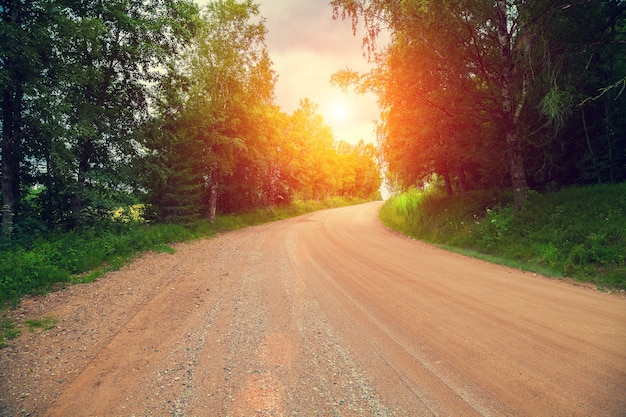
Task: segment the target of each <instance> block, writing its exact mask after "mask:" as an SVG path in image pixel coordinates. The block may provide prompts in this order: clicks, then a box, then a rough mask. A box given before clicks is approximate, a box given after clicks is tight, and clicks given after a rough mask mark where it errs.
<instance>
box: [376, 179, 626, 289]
mask: <svg viewBox="0 0 626 417" xmlns="http://www.w3.org/2000/svg"><path fill="white" fill-rule="evenodd" d="M381 219H382V221H383V223H385V224H386V225H387V226H388V227H390V228H392V229H395V230H397V231H399V232H401V233H404V234H406V235H409V236H412V237H415V238H417V239H420V240H424V241H427V242H429V243H433V244H437V245H442V246H445V247H447V248H450V249H453V250H455V251H465V253H466V254H470V255H472V256H477V257H483V258H487V259H488V260H490V261H492V262H497V263H501V264H505V265H509V266H514V267H516V268H520V269H524V270H529V271H533V272H538V273H541V274H544V275H548V276H552V277H566V278H572V279H574V280H577V281H580V282H591V283H593V284H595V286H596V287H598V288H599V289H603V290H625V289H626V183H623V184H616V185H596V186H588V187H574V188H568V189H563V190H560V191H557V192H553V193H546V194H538V193H532V194H531V198H530V201H529V202H528V204H527V205H526V206H525V208H524V209H523V210H522V211H520V212H519V213H515V212H514V210H513V208H512V205H511V198H510V196H509V195H507V194H506V193H502V194H494V193H486V192H473V193H469V194H468V195H466V196H465V197H462V196H447V195H445V194H442V193H441V192H439V191H438V190H429V191H428V192H421V191H416V190H412V191H409V192H407V193H404V194H402V195H399V196H397V197H394V198H392V199H390V200H388V201H387V202H386V203H385V205H384V207H383V209H382V210H381Z"/></svg>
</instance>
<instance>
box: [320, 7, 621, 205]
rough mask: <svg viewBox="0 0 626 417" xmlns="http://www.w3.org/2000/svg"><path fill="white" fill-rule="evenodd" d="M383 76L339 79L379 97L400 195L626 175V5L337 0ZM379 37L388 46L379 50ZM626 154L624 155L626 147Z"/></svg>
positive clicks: (521, 197) (522, 191)
mask: <svg viewBox="0 0 626 417" xmlns="http://www.w3.org/2000/svg"><path fill="white" fill-rule="evenodd" d="M331 5H332V7H333V10H334V17H335V18H337V19H348V20H350V21H351V22H352V24H353V28H354V29H355V32H356V30H357V29H358V27H359V25H360V24H363V26H364V28H365V36H364V39H363V44H364V46H365V48H366V50H367V52H368V53H369V57H370V59H371V60H372V62H373V63H374V64H375V68H374V69H373V70H372V71H370V72H369V73H366V74H357V73H355V72H353V71H350V70H344V71H341V72H339V73H337V74H335V76H334V81H335V82H336V83H338V84H340V85H342V86H344V87H349V86H355V87H356V88H357V90H358V91H372V92H374V93H375V94H377V95H378V98H379V103H380V105H381V109H382V122H381V124H380V127H379V130H380V137H381V138H382V139H381V143H380V149H381V153H382V155H383V159H384V164H385V167H386V168H387V170H388V175H389V176H390V178H392V179H393V180H394V182H395V185H396V186H397V187H399V188H408V187H411V186H416V185H420V184H421V183H423V182H425V181H431V180H432V178H433V175H436V176H438V177H441V178H444V179H445V182H446V185H447V189H448V192H450V193H452V192H453V191H454V190H455V189H456V190H460V191H461V192H463V191H465V190H467V189H469V188H499V187H504V186H507V187H510V188H511V189H512V190H513V196H514V199H515V205H516V207H517V208H518V209H520V208H521V207H522V206H523V204H524V202H525V200H526V198H527V194H528V189H529V186H532V187H535V188H538V189H542V188H546V187H554V186H566V185H572V184H582V183H589V182H612V181H623V180H624V179H626V170H625V162H626V154H625V153H624V149H626V143H625V141H626V138H625V137H626V132H625V131H624V121H625V120H626V115H625V114H624V113H623V111H621V112H620V110H619V109H623V108H626V106H625V104H626V103H625V100H626V98H625V96H624V95H623V94H622V91H623V88H624V86H626V78H625V77H626V60H625V47H626V39H625V33H624V30H625V29H626V27H625V16H626V15H625V10H626V4H625V3H624V2H622V1H615V0H598V1H593V2H591V1H582V2H581V1H565V0H560V1H553V0H550V1H548V0H546V1H527V0H515V1H505V0H501V1H500V0H497V1H487V0H470V1H463V2H459V1H445V0H444V1H421V0H408V1H401V2H398V1H392V0H356V1H354V0H332V1H331ZM381 34H386V35H388V37H389V43H388V44H384V45H379V44H378V43H377V42H378V41H379V39H380V35H381ZM618 149H619V150H618Z"/></svg>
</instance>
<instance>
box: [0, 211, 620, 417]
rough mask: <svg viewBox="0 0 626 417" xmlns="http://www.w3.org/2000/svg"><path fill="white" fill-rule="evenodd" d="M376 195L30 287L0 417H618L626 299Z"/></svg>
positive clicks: (3, 363) (6, 359) (0, 371)
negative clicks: (538, 268) (439, 230)
mask: <svg viewBox="0 0 626 417" xmlns="http://www.w3.org/2000/svg"><path fill="white" fill-rule="evenodd" d="M379 207H380V203H369V204H364V205H360V206H354V207H346V208H340V209H332V210H326V211H322V212H317V213H313V214H308V215H305V216H301V217H297V218H293V219H289V220H284V221H280V222H276V223H272V224H267V225H263V226H258V227H252V228H246V229H243V230H239V231H236V232H231V233H225V234H222V235H219V236H217V237H215V238H212V239H207V240H201V241H196V242H191V243H186V244H180V245H177V246H176V253H175V254H158V253H148V254H145V255H143V256H142V257H140V258H139V259H137V260H136V261H135V262H133V263H132V264H129V265H128V266H126V267H124V268H122V269H121V270H119V271H115V272H112V273H109V274H107V275H105V276H103V277H102V278H100V279H99V280H98V281H96V282H94V283H91V284H86V285H76V286H72V287H69V288H67V289H65V290H63V291H59V292H56V293H53V294H50V295H48V296H46V297H35V298H30V299H27V300H25V301H24V302H23V303H22V305H21V306H20V308H18V309H16V310H14V311H12V312H11V315H12V316H13V317H14V318H15V320H16V321H17V322H20V323H22V322H24V321H25V320H28V319H33V318H43V317H52V318H54V319H56V320H57V322H56V325H55V326H54V327H53V328H52V329H50V330H35V331H33V332H30V331H28V330H26V327H24V330H23V332H22V335H21V336H20V337H19V338H17V339H15V340H14V341H12V346H11V347H8V348H6V349H3V350H0V416H24V415H31V416H64V417H65V416H137V417H139V416H220V417H227V416H233V417H235V416H236V417H240V416H292V417H296V416H302V417H305V416H306V417H310V416H330V417H336V416H377V417H378V416H594V417H600V416H626V299H625V298H624V297H620V296H616V295H610V294H605V293H602V292H599V291H595V290H593V289H591V288H588V287H583V286H575V285H573V284H571V283H568V282H564V281H557V280H551V279H547V278H544V277H541V276H537V275H535V274H531V273H523V272H520V271H516V270H512V269H507V268H504V267H501V266H495V265H491V264H489V263H485V262H482V261H479V260H475V259H471V258H466V257H463V256H460V255H457V254H452V253H449V252H446V251H443V250H441V249H437V248H434V247H431V246H428V245H425V244H423V243H420V242H416V241H413V240H411V239H408V238H405V237H402V236H400V235H398V234H396V233H394V232H391V231H389V230H387V229H385V228H384V227H383V226H382V225H380V223H379V222H378V220H377V211H378V209H379Z"/></svg>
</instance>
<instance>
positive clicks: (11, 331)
mask: <svg viewBox="0 0 626 417" xmlns="http://www.w3.org/2000/svg"><path fill="white" fill-rule="evenodd" d="M20 333H21V331H20V330H19V329H16V328H15V324H14V323H13V322H11V321H10V320H8V319H7V318H6V316H4V315H3V316H2V317H0V349H3V348H5V347H7V344H8V341H9V340H11V339H15V338H16V337H18V336H19V335H20Z"/></svg>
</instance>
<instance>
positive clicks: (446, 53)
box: [331, 0, 619, 209]
mask: <svg viewBox="0 0 626 417" xmlns="http://www.w3.org/2000/svg"><path fill="white" fill-rule="evenodd" d="M587 3H593V2H567V1H557V2H555V1H533V2H530V1H525V0H516V1H507V0H496V1H486V0H470V1H464V2H458V1H438V2H421V1H403V2H396V1H391V0H356V1H354V0H332V1H331V5H332V7H333V10H334V17H335V18H342V19H349V20H351V21H352V24H353V28H354V29H355V30H356V29H357V27H358V25H359V23H360V21H361V19H362V20H363V22H364V26H365V29H366V32H365V33H366V35H365V39H364V44H365V45H366V46H367V48H368V50H369V51H370V52H371V57H373V59H374V61H375V62H376V63H378V64H379V68H377V70H375V71H373V72H371V73H370V74H368V76H366V77H355V76H354V74H352V75H350V74H349V73H348V74H346V73H344V74H343V75H341V77H343V80H344V81H346V80H347V81H352V82H356V84H357V85H358V86H359V87H360V88H361V89H370V90H374V91H378V92H381V91H383V92H384V93H385V92H386V93H387V94H388V96H387V100H388V98H389V90H386V91H385V88H389V85H391V84H393V82H395V80H386V82H387V85H385V80H384V79H383V78H382V77H385V76H387V75H388V74H389V73H388V72H385V71H380V68H384V67H385V65H386V60H387V59H388V58H389V56H390V55H389V54H391V53H395V54H396V55H397V54H398V51H401V50H404V51H407V50H414V51H420V52H421V53H423V54H424V57H422V58H421V61H419V63H418V64H417V71H416V72H415V73H414V79H415V80H416V81H414V82H422V83H425V90H422V91H420V90H419V89H415V88H414V89H413V90H412V91H413V92H414V94H415V96H414V97H413V100H412V101H410V102H409V103H408V104H409V107H408V108H411V107H410V106H411V105H412V104H414V103H415V102H416V101H417V102H421V103H423V104H424V103H425V104H426V105H430V106H432V107H434V108H435V109H438V110H439V111H441V115H440V119H441V120H446V119H447V120H455V119H458V116H459V112H458V111H457V110H460V113H462V114H463V117H462V120H461V126H464V125H466V123H467V122H468V121H471V118H475V115H479V116H480V117H481V118H483V120H482V121H481V120H479V119H478V120H474V122H472V125H473V126H478V127H480V125H481V124H485V123H486V126H487V128H488V129H489V130H490V131H495V132H496V133H498V134H499V136H500V139H499V142H500V143H501V144H502V146H498V147H496V149H498V148H504V149H505V150H506V154H507V157H508V171H509V175H510V183H511V186H512V189H513V195H514V200H515V206H516V208H517V209H520V208H521V207H522V206H523V204H524V202H525V201H526V199H527V196H528V183H527V172H526V166H525V160H524V151H525V145H526V143H527V142H526V141H527V139H528V138H529V137H530V136H531V135H533V134H536V132H537V131H541V130H542V129H545V128H546V126H548V124H549V123H548V122H549V119H550V115H549V114H547V113H544V114H543V115H542V114H537V116H540V117H543V120H540V121H539V123H537V121H536V120H535V123H534V126H532V128H530V129H529V127H528V126H527V125H525V124H524V123H523V122H522V118H523V117H524V115H528V114H529V113H531V112H532V111H531V109H532V108H533V107H536V106H538V102H537V101H540V100H541V98H542V97H543V96H545V94H546V91H543V93H542V92H541V91H539V90H540V89H542V88H544V85H543V84H542V83H541V82H538V80H540V79H541V78H542V77H544V76H546V74H549V73H550V72H553V73H554V67H553V66H552V64H553V63H554V61H553V59H555V57H556V56H557V54H558V53H559V48H558V46H562V45H563V44H562V43H560V44H558V45H557V44H556V42H557V39H553V43H552V44H549V43H547V42H546V37H544V35H545V33H546V32H547V28H549V26H550V24H551V22H552V21H554V19H557V18H562V16H563V12H564V11H565V10H566V9H568V8H570V7H572V8H574V7H580V6H581V5H583V4H587ZM618 3H619V2H618ZM579 29H582V28H579ZM383 30H388V31H389V33H390V37H391V46H390V47H389V48H388V49H379V48H377V45H376V41H377V39H378V36H379V34H380V33H381V31H383ZM401 55H402V54H401ZM409 56H411V55H410V54H409V55H406V54H405V56H404V58H408V57H409ZM412 57H413V58H415V57H414V56H412ZM417 59H420V58H419V57H418V58H417ZM422 61H427V62H428V63H427V64H424V62H422ZM406 62H407V66H409V65H410V64H409V62H412V61H406ZM413 62H415V61H413ZM420 69H426V70H427V71H420ZM409 71H410V69H409ZM393 75H397V74H393ZM341 77H340V78H341ZM422 77H425V78H424V80H425V81H424V80H422V81H419V79H420V78H422ZM429 79H431V80H433V79H434V80H435V83H432V84H430V85H429V82H428V80H429ZM437 97H440V98H441V97H443V98H444V100H443V101H441V100H437V99H436V98H437ZM466 97H469V98H471V100H473V101H475V102H476V104H477V108H476V109H475V110H474V115H472V114H471V112H472V110H471V106H469V105H468V104H469V103H468V101H467V100H464V98H466ZM383 98H384V96H383ZM560 98H565V96H560ZM531 99H533V100H535V102H530V101H529V100H531ZM395 102H396V103H397V104H398V105H397V106H395V107H388V110H389V111H393V112H397V111H404V110H406V109H407V107H402V102H401V101H397V100H396V101H395ZM383 104H385V102H384V100H383ZM405 104H406V103H405ZM459 104H460V106H459ZM409 111H410V110H409ZM484 116H487V118H484ZM392 117H395V116H392ZM475 119H476V118H475ZM457 123H458V121H457ZM457 123H453V124H450V123H445V125H447V126H449V127H451V128H452V129H451V131H454V130H456V129H458V127H454V125H455V124H457ZM451 131H445V130H444V131H442V132H441V135H445V136H446V137H450V136H451V133H452V132H451ZM454 142H455V144H454V145H453V147H456V146H457V145H456V143H457V142H458V140H455V141H454ZM457 149H458V148H457ZM458 153H459V152H457V154H458Z"/></svg>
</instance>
